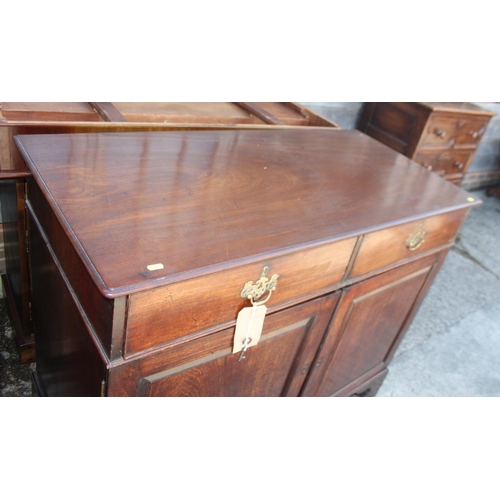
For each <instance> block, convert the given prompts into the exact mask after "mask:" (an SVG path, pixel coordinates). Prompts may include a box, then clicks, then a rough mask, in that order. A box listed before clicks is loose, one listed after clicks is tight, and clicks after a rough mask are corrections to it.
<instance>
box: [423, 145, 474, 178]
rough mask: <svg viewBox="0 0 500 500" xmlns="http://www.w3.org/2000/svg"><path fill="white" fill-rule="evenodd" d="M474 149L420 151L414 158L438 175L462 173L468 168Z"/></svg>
mask: <svg viewBox="0 0 500 500" xmlns="http://www.w3.org/2000/svg"><path fill="white" fill-rule="evenodd" d="M474 153H475V150H474V151H460V150H449V151H443V152H437V153H436V152H433V151H421V152H419V153H418V154H417V155H416V156H415V158H414V160H415V161H416V162H417V163H420V164H421V165H423V166H424V167H426V168H427V169H428V170H432V171H433V172H436V173H437V174H439V175H445V174H446V175H454V174H463V172H465V171H466V170H467V168H469V164H470V162H471V161H472V158H473V157H474Z"/></svg>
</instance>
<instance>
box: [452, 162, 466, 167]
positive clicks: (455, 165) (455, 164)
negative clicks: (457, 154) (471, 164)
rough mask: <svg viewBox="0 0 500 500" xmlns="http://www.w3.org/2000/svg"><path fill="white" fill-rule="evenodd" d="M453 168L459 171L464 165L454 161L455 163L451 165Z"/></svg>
mask: <svg viewBox="0 0 500 500" xmlns="http://www.w3.org/2000/svg"><path fill="white" fill-rule="evenodd" d="M453 166H454V167H455V168H460V169H462V168H464V164H463V163H462V162H460V161H456V162H455V163H454V164H453Z"/></svg>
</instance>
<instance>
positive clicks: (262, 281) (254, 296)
mask: <svg viewBox="0 0 500 500" xmlns="http://www.w3.org/2000/svg"><path fill="white" fill-rule="evenodd" d="M268 271H269V267H268V266H265V267H264V269H262V273H261V275H260V278H259V279H258V280H257V281H256V282H255V283H254V282H253V281H247V282H246V283H245V285H244V286H243V289H242V290H241V294H240V295H241V297H242V298H243V299H249V300H250V302H251V303H252V304H254V303H255V304H257V305H261V304H264V303H265V302H267V301H268V300H269V299H270V298H271V293H272V292H274V290H276V286H277V284H278V278H279V275H278V274H273V275H272V277H271V279H269V278H268V277H267V272H268ZM266 292H269V295H268V296H267V297H266V298H265V299H264V300H263V301H261V302H258V303H257V302H255V301H257V300H259V299H260V298H261V297H262V296H263V295H264V294H265V293H266Z"/></svg>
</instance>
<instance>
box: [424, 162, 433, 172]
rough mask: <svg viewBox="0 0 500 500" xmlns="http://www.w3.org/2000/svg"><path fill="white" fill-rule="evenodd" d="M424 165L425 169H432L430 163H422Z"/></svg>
mask: <svg viewBox="0 0 500 500" xmlns="http://www.w3.org/2000/svg"><path fill="white" fill-rule="evenodd" d="M424 167H425V168H426V169H427V170H432V165H431V164H430V163H424Z"/></svg>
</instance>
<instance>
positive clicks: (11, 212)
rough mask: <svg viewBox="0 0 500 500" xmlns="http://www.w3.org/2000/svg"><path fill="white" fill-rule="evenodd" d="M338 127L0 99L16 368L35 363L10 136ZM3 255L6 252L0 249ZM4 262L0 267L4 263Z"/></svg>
mask: <svg viewBox="0 0 500 500" xmlns="http://www.w3.org/2000/svg"><path fill="white" fill-rule="evenodd" d="M290 127H293V128H298V129H301V128H327V129H329V130H335V129H340V127H339V126H338V125H337V124H335V123H333V122H331V121H330V120H327V119H326V118H323V117H322V116H319V115H318V114H316V113H314V112H313V111H311V110H310V109H308V108H306V107H304V106H303V105H301V104H298V103H292V102H115V103H111V102H3V103H0V198H1V206H2V234H0V236H3V242H2V239H1V238H0V267H1V268H2V271H5V272H4V273H3V274H2V282H3V286H4V289H5V294H6V297H7V299H8V302H9V309H10V312H11V316H12V319H13V324H14V329H15V332H16V342H17V347H18V352H19V356H20V360H21V363H30V362H33V361H35V358H36V353H35V343H34V337H33V328H32V323H31V315H30V283H29V270H28V259H27V254H26V250H27V242H26V236H27V226H26V221H25V215H24V214H25V209H24V196H25V190H26V182H25V179H26V176H28V175H29V172H27V171H26V168H25V166H24V163H23V161H22V158H21V157H20V155H19V152H18V151H17V148H16V147H15V145H14V141H13V137H14V136H16V135H19V134H42V133H43V134H61V133H88V132H133V131H139V130H150V131H158V130H200V129H213V128H217V129H242V128H245V129H263V130H265V129H272V128H290ZM4 250H5V251H4ZM3 255H4V258H5V262H4V258H3Z"/></svg>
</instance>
